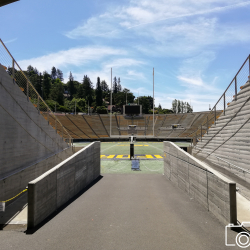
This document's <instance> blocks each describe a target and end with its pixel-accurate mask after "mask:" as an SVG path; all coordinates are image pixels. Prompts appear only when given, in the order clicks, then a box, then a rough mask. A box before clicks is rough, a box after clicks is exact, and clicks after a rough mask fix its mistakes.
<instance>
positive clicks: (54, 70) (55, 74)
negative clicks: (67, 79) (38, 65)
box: [50, 66, 57, 83]
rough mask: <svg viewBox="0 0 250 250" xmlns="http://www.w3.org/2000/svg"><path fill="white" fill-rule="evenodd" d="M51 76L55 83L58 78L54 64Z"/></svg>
mask: <svg viewBox="0 0 250 250" xmlns="http://www.w3.org/2000/svg"><path fill="white" fill-rule="evenodd" d="M50 78H51V81H52V83H54V81H55V80H56V78H57V73H56V68H55V67H54V66H53V67H52V69H51V74H50Z"/></svg>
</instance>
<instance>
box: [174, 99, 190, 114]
mask: <svg viewBox="0 0 250 250" xmlns="http://www.w3.org/2000/svg"><path fill="white" fill-rule="evenodd" d="M172 111H173V113H175V114H176V113H192V112H193V109H192V108H191V106H190V105H189V103H188V102H183V101H180V100H176V99H175V100H174V101H173V102H172Z"/></svg>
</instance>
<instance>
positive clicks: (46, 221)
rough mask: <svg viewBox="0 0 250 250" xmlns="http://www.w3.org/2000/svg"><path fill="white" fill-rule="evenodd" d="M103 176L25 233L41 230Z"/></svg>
mask: <svg viewBox="0 0 250 250" xmlns="http://www.w3.org/2000/svg"><path fill="white" fill-rule="evenodd" d="M102 178H103V176H102V175H100V176H99V177H97V178H96V179H95V180H94V181H93V182H91V183H90V184H89V185H88V186H87V187H85V188H84V189H83V190H82V191H80V192H79V193H78V194H76V195H75V196H74V197H73V198H71V199H70V200H69V201H68V202H66V203H65V204H64V205H63V206H61V207H60V208H59V209H57V210H56V211H55V212H54V213H52V214H51V215H50V216H48V217H47V218H46V219H45V220H44V221H43V222H41V223H40V224H39V225H37V226H36V227H34V228H32V229H27V230H26V231H25V232H24V233H26V234H34V233H35V232H36V231H37V230H39V229H40V228H41V227H43V226H44V225H45V224H47V223H48V222H49V221H50V220H52V219H53V218H54V217H55V216H56V215H57V214H59V213H60V212H61V211H63V210H64V209H65V208H66V207H67V206H69V205H70V204H71V203H72V202H74V201H75V200H76V199H78V198H79V197H80V196H81V195H82V194H84V193H85V192H86V191H88V190H89V189H90V188H91V187H92V186H94V185H95V184H96V183H97V182H99V181H100V180H101V179H102Z"/></svg>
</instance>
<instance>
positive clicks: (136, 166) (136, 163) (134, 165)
mask: <svg viewBox="0 0 250 250" xmlns="http://www.w3.org/2000/svg"><path fill="white" fill-rule="evenodd" d="M131 170H136V171H141V170H140V161H139V159H132V160H131Z"/></svg>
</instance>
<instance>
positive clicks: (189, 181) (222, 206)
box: [164, 142, 237, 225]
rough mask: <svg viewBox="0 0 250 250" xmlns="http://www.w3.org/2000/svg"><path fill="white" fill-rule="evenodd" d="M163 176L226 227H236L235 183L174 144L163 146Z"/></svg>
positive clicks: (166, 143) (168, 143)
mask: <svg viewBox="0 0 250 250" xmlns="http://www.w3.org/2000/svg"><path fill="white" fill-rule="evenodd" d="M164 174H165V176H166V178H167V179H169V180H170V181H172V182H173V183H174V184H175V185H177V186H178V187H179V188H180V189H182V190H183V191H185V192H187V193H188V194H189V195H190V197H192V198H193V199H195V200H197V201H198V202H199V203H200V204H201V205H203V206H204V207H205V208H207V209H208V210H209V211H210V212H211V213H213V215H214V216H215V217H216V218H217V219H218V220H219V221H220V222H222V223H223V224H224V225H227V224H228V223H232V224H237V206H236V183H234V182H232V181H231V180H229V179H227V178H226V177H224V176H222V175H221V174H220V173H218V172H217V171H215V170H213V169H212V168H210V167H209V166H207V165H206V164H204V163H202V162H200V161H199V160H198V159H196V158H195V157H193V156H192V155H189V154H188V153H187V152H185V151H184V150H182V149H180V148H179V147H178V146H176V145H175V144H174V143H172V142H164Z"/></svg>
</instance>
